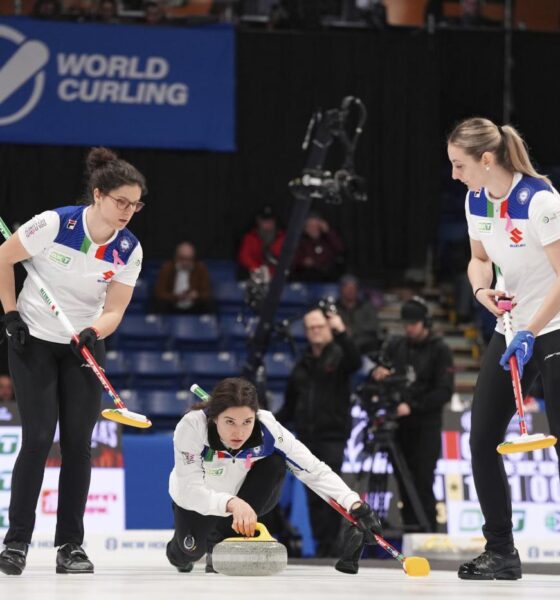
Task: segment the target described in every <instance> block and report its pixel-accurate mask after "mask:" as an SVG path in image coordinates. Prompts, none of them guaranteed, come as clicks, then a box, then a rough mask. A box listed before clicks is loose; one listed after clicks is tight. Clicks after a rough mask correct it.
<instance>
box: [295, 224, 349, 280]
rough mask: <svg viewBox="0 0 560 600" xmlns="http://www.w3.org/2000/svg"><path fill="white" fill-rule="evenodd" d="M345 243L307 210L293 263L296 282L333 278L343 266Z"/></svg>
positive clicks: (335, 278) (334, 278) (338, 275)
mask: <svg viewBox="0 0 560 600" xmlns="http://www.w3.org/2000/svg"><path fill="white" fill-rule="evenodd" d="M343 252H344V244H343V243H342V240H341V239H340V237H339V235H338V234H337V233H336V231H334V230H333V229H332V228H331V227H329V224H328V223H327V221H325V219H323V217H322V216H321V215H320V214H319V213H316V212H310V213H309V215H308V216H307V219H306V220H305V225H304V230H303V234H302V236H301V239H300V241H299V245H298V247H297V249H296V253H295V256H294V260H293V262H292V279H294V280H295V281H336V280H337V279H338V278H339V277H340V276H341V275H342V269H343V266H344V259H343Z"/></svg>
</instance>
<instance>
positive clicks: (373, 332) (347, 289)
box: [336, 275, 379, 354]
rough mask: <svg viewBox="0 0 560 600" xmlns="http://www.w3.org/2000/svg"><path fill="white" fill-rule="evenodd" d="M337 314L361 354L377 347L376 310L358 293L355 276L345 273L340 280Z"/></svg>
mask: <svg viewBox="0 0 560 600" xmlns="http://www.w3.org/2000/svg"><path fill="white" fill-rule="evenodd" d="M336 308H337V311H338V314H339V315H340V316H341V318H342V320H343V321H344V325H346V331H347V332H348V335H349V336H351V338H352V340H353V341H354V343H355V344H356V346H357V347H358V350H359V351H360V352H361V353H362V354H366V353H368V352H371V351H374V350H377V349H378V347H379V336H378V333H377V332H378V328H379V322H378V319H377V310H376V309H375V307H374V306H373V304H372V303H371V302H368V301H367V300H364V299H363V298H362V297H361V294H360V283H359V281H358V279H356V277H354V276H352V275H345V276H344V277H343V278H342V279H341V280H340V297H339V299H338V301H337V303H336Z"/></svg>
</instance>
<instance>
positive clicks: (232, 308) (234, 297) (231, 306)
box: [213, 281, 246, 314]
mask: <svg viewBox="0 0 560 600" xmlns="http://www.w3.org/2000/svg"><path fill="white" fill-rule="evenodd" d="M245 287H246V286H245V282H244V281H220V282H218V283H216V285H215V287H214V290H213V291H214V298H215V299H216V302H217V303H218V309H219V311H220V313H222V314H235V313H236V312H238V311H240V310H241V309H242V308H243V306H244V304H245Z"/></svg>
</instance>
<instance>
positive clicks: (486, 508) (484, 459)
mask: <svg viewBox="0 0 560 600" xmlns="http://www.w3.org/2000/svg"><path fill="white" fill-rule="evenodd" d="M505 347H506V343H505V339H504V336H503V335H501V334H499V333H496V332H495V333H494V335H493V336H492V339H491V340H490V343H489V345H488V349H487V350H486V352H485V354H484V359H483V361H482V365H481V369H480V374H479V376H478V381H477V384H476V388H475V393H474V398H473V406H472V422H471V436H470V447H471V455H472V468H473V475H474V483H475V487H476V492H477V494H478V499H479V501H480V507H481V509H482V513H483V515H484V521H485V522H484V526H483V528H482V532H483V534H484V537H485V538H486V548H487V549H488V550H494V551H496V552H511V551H512V550H513V534H512V522H511V517H512V508H511V494H510V489H509V485H508V479H507V476H506V472H505V469H504V462H503V458H502V456H501V455H500V454H498V453H497V452H496V446H497V445H498V444H500V443H501V442H503V441H504V436H505V433H506V430H507V426H508V424H509V422H510V420H511V418H512V416H513V415H514V414H515V399H514V396H513V389H512V385H511V376H510V374H509V373H508V372H507V371H504V370H503V369H502V367H501V366H500V365H499V360H500V357H501V355H502V354H503V352H504V350H505ZM538 374H540V375H541V378H542V383H543V387H544V397H545V404H546V414H547V417H548V423H549V427H550V431H551V433H552V434H553V435H555V436H556V437H560V331H553V332H551V333H547V334H544V335H542V336H539V337H537V338H536V340H535V346H534V351H533V357H532V358H531V360H530V361H529V362H528V363H527V364H526V365H525V369H524V372H523V379H522V381H521V385H522V388H523V393H524V394H525V393H526V392H527V390H528V389H529V388H530V387H531V384H532V383H533V381H534V380H535V378H536V377H537V375H538ZM556 451H557V452H558V447H556Z"/></svg>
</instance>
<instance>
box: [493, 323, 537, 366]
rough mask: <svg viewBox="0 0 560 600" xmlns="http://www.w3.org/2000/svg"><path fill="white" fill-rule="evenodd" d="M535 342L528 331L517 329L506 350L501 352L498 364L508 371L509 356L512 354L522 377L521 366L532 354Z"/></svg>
mask: <svg viewBox="0 0 560 600" xmlns="http://www.w3.org/2000/svg"><path fill="white" fill-rule="evenodd" d="M534 344H535V336H534V335H533V334H532V333H531V332H530V331H518V332H517V333H516V334H515V337H514V338H513V340H511V344H510V345H509V346H508V347H507V348H506V351H505V352H504V353H503V354H502V358H501V359H500V365H502V367H503V368H504V369H505V370H506V371H509V363H508V361H509V358H510V356H513V353H514V352H515V356H516V357H517V366H518V368H519V377H523V367H524V366H525V365H526V364H527V363H528V362H529V359H530V358H531V356H533V346H534Z"/></svg>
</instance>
